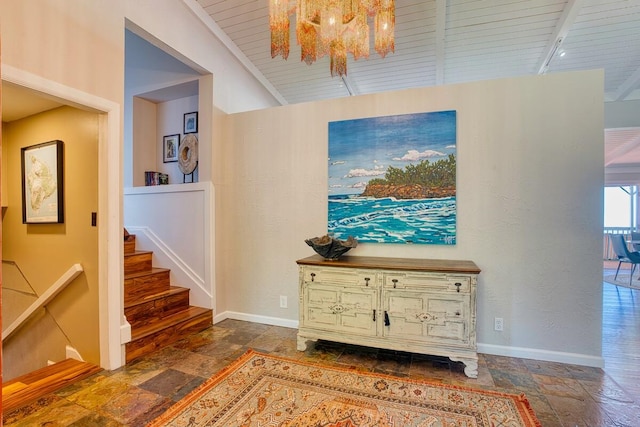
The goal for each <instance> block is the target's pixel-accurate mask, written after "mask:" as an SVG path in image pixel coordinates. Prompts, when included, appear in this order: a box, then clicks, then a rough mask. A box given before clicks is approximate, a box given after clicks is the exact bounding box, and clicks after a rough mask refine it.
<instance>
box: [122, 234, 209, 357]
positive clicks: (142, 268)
mask: <svg viewBox="0 0 640 427" xmlns="http://www.w3.org/2000/svg"><path fill="white" fill-rule="evenodd" d="M152 256H153V252H151V251H137V250H136V238H135V235H133V234H129V233H128V232H127V230H125V231H124V314H125V316H126V317H127V321H128V322H129V324H130V325H131V342H129V343H127V344H126V345H125V348H126V362H127V363H129V362H130V361H132V360H134V359H136V358H138V357H140V356H143V355H145V354H148V353H151V352H153V351H155V350H158V349H160V348H162V347H165V346H167V345H169V344H171V343H173V342H175V341H177V340H179V339H180V338H182V337H183V336H184V335H186V334H189V333H193V332H198V331H201V330H203V329H206V328H208V327H209V326H211V325H212V324H213V311H212V310H211V309H206V308H201V307H194V306H191V305H189V289H188V288H181V287H178V286H171V283H170V279H169V272H170V270H169V269H166V268H156V267H153V265H152Z"/></svg>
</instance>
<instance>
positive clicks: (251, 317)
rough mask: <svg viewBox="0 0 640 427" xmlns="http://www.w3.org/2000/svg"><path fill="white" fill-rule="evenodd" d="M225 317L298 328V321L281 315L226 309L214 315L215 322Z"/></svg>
mask: <svg viewBox="0 0 640 427" xmlns="http://www.w3.org/2000/svg"><path fill="white" fill-rule="evenodd" d="M225 319H234V320H245V321H247V322H255V323H262V324H264V325H273V326H282V327H284V328H293V329H298V321H297V320H290V319H282V318H280V317H270V316H259V315H256V314H247V313H239V312H237V311H225V312H222V313H220V314H218V315H216V316H214V317H213V324H214V325H215V324H216V323H219V322H222V321H223V320H225Z"/></svg>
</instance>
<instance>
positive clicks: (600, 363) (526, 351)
mask: <svg viewBox="0 0 640 427" xmlns="http://www.w3.org/2000/svg"><path fill="white" fill-rule="evenodd" d="M225 319H234V320H244V321H247V322H255V323H261V324H264V325H274V326H282V327H285V328H294V329H297V328H298V323H299V322H298V321H297V320H290V319H282V318H279V317H269V316H260V315H256V314H248V313H239V312H237V311H225V312H223V313H220V314H218V315H216V316H214V318H213V323H214V324H216V323H219V322H222V321H223V320H225ZM478 353H486V354H494V355H496V356H507V357H518V358H522V359H534V360H544V361H546V362H558V363H570V364H573V365H581V366H592V367H595V368H603V367H604V359H603V358H602V357H596V356H590V355H586V354H579V353H565V352H560V351H548V350H539V349H535V348H524V347H507V346H502V345H494V344H482V343H478Z"/></svg>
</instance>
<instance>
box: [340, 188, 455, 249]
mask: <svg viewBox="0 0 640 427" xmlns="http://www.w3.org/2000/svg"><path fill="white" fill-rule="evenodd" d="M328 219H329V227H328V231H329V233H331V234H332V235H333V237H335V238H338V239H346V238H347V237H348V236H357V239H358V242H370V243H382V242H384V243H416V244H444V245H454V244H455V243H456V242H455V236H456V198H455V197H445V198H440V199H419V200H396V199H394V198H379V199H376V198H373V197H359V196H354V195H331V196H329V218H328Z"/></svg>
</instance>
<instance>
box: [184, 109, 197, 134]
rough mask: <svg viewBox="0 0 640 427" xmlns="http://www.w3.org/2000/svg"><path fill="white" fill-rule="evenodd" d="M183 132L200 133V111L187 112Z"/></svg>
mask: <svg viewBox="0 0 640 427" xmlns="http://www.w3.org/2000/svg"><path fill="white" fill-rule="evenodd" d="M183 133H185V134H186V133H198V112H197V111H194V112H193V113H185V115H184V131H183Z"/></svg>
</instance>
